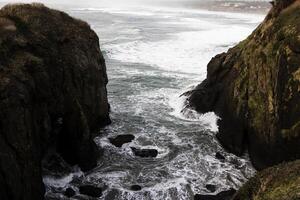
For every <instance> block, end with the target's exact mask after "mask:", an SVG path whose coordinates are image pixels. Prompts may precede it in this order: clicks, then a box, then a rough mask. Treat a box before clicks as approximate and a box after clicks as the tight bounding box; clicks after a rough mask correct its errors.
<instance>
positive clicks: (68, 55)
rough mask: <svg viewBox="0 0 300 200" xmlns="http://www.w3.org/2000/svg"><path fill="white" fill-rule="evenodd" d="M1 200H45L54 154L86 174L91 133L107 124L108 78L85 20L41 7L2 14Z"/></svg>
mask: <svg viewBox="0 0 300 200" xmlns="http://www.w3.org/2000/svg"><path fill="white" fill-rule="evenodd" d="M0 58H1V59H0V110H1V112H0V197H1V200H6V199H7V200H8V199H9V200H15V199H16V200H17V199H18V200H20V199H24V200H25V199H26V200H29V199H30V200H41V199H43V196H44V186H43V183H42V174H41V160H42V158H43V156H44V154H45V152H46V151H47V149H48V148H49V146H56V147H57V150H58V152H59V153H60V154H61V155H62V157H63V158H64V159H65V160H66V161H67V162H68V163H70V164H72V165H73V164H78V165H79V166H80V167H81V168H82V169H83V170H89V169H91V168H92V167H94V166H95V165H96V163H97V158H98V157H97V156H98V149H97V147H96V145H95V143H94V142H93V137H92V133H93V132H95V131H97V130H98V128H100V127H101V126H104V125H106V124H108V123H109V122H110V119H109V115H108V112H109V105H108V102H107V92H106V84H107V75H106V67H105V62H104V59H103V56H102V54H101V51H100V47H99V40H98V37H97V35H96V34H95V33H94V32H93V31H92V30H91V28H90V27H89V25H88V24H87V23H85V22H83V21H80V20H76V19H73V18H71V17H70V16H68V15H67V14H65V13H62V12H59V11H55V10H51V9H48V8H46V7H44V6H43V5H41V4H31V5H29V4H26V5H25V4H24V5H8V6H5V7H3V8H2V9H1V10H0Z"/></svg>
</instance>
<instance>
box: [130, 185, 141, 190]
mask: <svg viewBox="0 0 300 200" xmlns="http://www.w3.org/2000/svg"><path fill="white" fill-rule="evenodd" d="M130 190H132V191H140V190H142V187H141V186H139V185H132V186H131V187H130Z"/></svg>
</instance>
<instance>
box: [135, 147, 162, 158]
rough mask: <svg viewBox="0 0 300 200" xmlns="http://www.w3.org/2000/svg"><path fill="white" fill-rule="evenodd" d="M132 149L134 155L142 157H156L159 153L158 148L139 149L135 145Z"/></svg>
mask: <svg viewBox="0 0 300 200" xmlns="http://www.w3.org/2000/svg"><path fill="white" fill-rule="evenodd" d="M131 149H132V151H133V153H134V155H136V156H139V157H142V158H147V157H152V158H155V157H156V156H157V155H158V151H157V150H156V149H137V148H134V147H131Z"/></svg>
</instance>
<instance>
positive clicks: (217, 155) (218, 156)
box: [215, 152, 226, 161]
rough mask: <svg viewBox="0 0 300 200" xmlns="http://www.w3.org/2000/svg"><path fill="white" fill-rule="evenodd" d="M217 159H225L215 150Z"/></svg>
mask: <svg viewBox="0 0 300 200" xmlns="http://www.w3.org/2000/svg"><path fill="white" fill-rule="evenodd" d="M215 157H216V158H217V159H218V160H222V161H225V159H226V158H225V156H223V155H222V154H221V153H220V152H217V153H216V156H215Z"/></svg>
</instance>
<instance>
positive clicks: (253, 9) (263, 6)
mask: <svg viewBox="0 0 300 200" xmlns="http://www.w3.org/2000/svg"><path fill="white" fill-rule="evenodd" d="M184 6H185V7H187V8H190V9H205V10H209V11H223V12H238V13H257V14H266V13H267V12H268V11H269V10H270V8H271V4H270V3H269V2H266V1H233V0H231V1H220V0H214V1H209V2H208V1H205V2H199V1H188V2H186V3H185V5H184Z"/></svg>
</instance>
